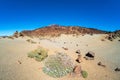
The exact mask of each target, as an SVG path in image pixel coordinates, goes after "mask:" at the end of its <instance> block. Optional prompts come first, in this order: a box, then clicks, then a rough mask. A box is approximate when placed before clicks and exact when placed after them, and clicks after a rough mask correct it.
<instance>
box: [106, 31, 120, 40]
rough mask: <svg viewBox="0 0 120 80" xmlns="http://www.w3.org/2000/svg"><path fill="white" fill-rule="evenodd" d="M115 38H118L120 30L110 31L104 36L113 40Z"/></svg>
mask: <svg viewBox="0 0 120 80" xmlns="http://www.w3.org/2000/svg"><path fill="white" fill-rule="evenodd" d="M116 38H120V30H118V31H114V32H110V33H108V35H107V36H106V39H108V40H110V41H113V40H114V39H116Z"/></svg>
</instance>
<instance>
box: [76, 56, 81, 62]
mask: <svg viewBox="0 0 120 80" xmlns="http://www.w3.org/2000/svg"><path fill="white" fill-rule="evenodd" d="M81 58H82V55H78V58H77V59H76V61H77V62H78V63H81V62H82V59H81Z"/></svg>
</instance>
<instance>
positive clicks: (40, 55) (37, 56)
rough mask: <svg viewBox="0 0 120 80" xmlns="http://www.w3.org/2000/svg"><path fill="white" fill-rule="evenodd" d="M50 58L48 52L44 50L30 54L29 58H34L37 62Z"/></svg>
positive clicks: (39, 49)
mask: <svg viewBox="0 0 120 80" xmlns="http://www.w3.org/2000/svg"><path fill="white" fill-rule="evenodd" d="M47 56H48V54H47V50H45V49H43V48H38V49H36V50H34V51H31V52H29V53H28V57H30V58H34V59H35V60H36V61H39V62H40V61H42V60H44V59H45V58H46V57H47Z"/></svg>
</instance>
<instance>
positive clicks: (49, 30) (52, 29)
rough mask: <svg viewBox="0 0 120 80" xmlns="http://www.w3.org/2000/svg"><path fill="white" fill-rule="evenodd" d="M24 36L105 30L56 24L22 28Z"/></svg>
mask: <svg viewBox="0 0 120 80" xmlns="http://www.w3.org/2000/svg"><path fill="white" fill-rule="evenodd" d="M20 33H21V34H23V35H24V36H30V37H39V36H60V35H61V34H76V35H84V34H90V35H92V34H106V33H108V32H107V31H102V30H98V29H94V28H84V27H81V26H60V25H57V24H54V25H49V26H45V27H43V28H38V29H35V30H24V31H22V32H20Z"/></svg>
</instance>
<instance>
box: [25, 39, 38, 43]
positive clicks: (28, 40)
mask: <svg viewBox="0 0 120 80" xmlns="http://www.w3.org/2000/svg"><path fill="white" fill-rule="evenodd" d="M26 41H27V42H29V43H32V44H36V43H37V42H35V41H33V40H31V39H27V40H26Z"/></svg>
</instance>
